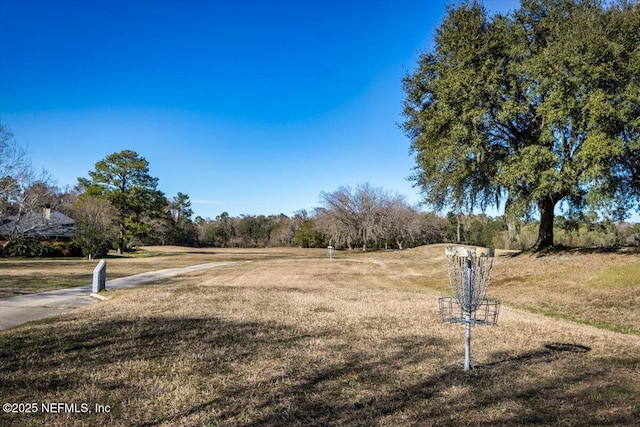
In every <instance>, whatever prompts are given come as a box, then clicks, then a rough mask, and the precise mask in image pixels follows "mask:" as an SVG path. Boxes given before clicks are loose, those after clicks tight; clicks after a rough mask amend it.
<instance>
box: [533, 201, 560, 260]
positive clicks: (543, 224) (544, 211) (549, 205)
mask: <svg viewBox="0 0 640 427" xmlns="http://www.w3.org/2000/svg"><path fill="white" fill-rule="evenodd" d="M558 200H559V199H557V198H555V197H553V196H548V197H545V198H544V199H541V200H538V209H539V210H540V228H539V229H538V240H537V241H536V245H535V251H536V252H538V251H541V250H543V249H546V248H550V247H552V246H553V217H554V213H553V210H554V208H555V207H556V203H558Z"/></svg>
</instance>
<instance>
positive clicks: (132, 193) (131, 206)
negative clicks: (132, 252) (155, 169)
mask: <svg viewBox="0 0 640 427" xmlns="http://www.w3.org/2000/svg"><path fill="white" fill-rule="evenodd" d="M89 177H90V179H86V178H79V179H78V182H79V183H80V185H82V186H83V187H84V189H85V193H84V194H85V195H86V196H98V197H104V198H106V199H107V200H109V201H110V202H111V204H112V205H113V206H114V208H115V209H116V211H117V224H118V229H119V231H118V253H120V254H121V253H123V251H124V246H125V238H127V237H128V236H129V237H130V236H134V235H136V234H143V233H144V231H145V228H146V227H148V224H145V222H144V221H143V219H145V217H154V216H160V215H162V212H163V210H164V208H165V207H166V206H167V199H166V198H165V197H164V194H163V193H162V192H160V191H158V190H157V189H156V186H157V184H158V179H157V178H154V177H152V176H151V175H149V162H148V161H147V160H146V159H145V158H144V157H141V156H140V155H139V154H138V153H136V152H135V151H131V150H124V151H120V152H119V153H113V154H110V155H108V156H107V157H106V158H104V159H103V160H100V161H99V162H97V163H96V165H95V170H93V171H90V172H89ZM86 196H85V197H86Z"/></svg>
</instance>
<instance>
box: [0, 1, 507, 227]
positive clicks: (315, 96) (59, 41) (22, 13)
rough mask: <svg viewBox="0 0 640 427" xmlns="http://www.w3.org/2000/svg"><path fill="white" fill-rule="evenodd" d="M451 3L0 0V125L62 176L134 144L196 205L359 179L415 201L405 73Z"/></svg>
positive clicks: (256, 202) (232, 203)
mask: <svg viewBox="0 0 640 427" xmlns="http://www.w3.org/2000/svg"><path fill="white" fill-rule="evenodd" d="M449 3H455V2H445V1H428V0H406V1H403V0H395V1H393V0H368V1H367V0H342V1H339V0H337V1H333V0H322V1H320V0H277V1H276V0H263V1H243V0H238V1H231V0H229V1H223V0H182V1H179V0H154V1H151V0H144V1H141V0H0V122H1V123H2V124H3V125H6V126H8V127H9V128H10V129H11V131H12V132H13V133H14V135H15V139H16V141H17V142H18V143H19V144H20V145H22V146H23V147H25V148H27V150H28V152H29V155H30V157H31V159H32V161H33V163H34V164H35V165H36V166H38V167H43V168H45V169H47V170H48V171H49V173H50V174H51V175H52V176H53V178H54V179H55V180H56V183H57V184H58V185H59V186H61V187H64V186H66V185H74V184H75V183H76V181H77V178H78V177H87V176H88V172H89V171H90V170H92V169H93V167H94V165H95V163H96V162H97V161H99V160H101V159H103V158H104V157H106V156H107V155H109V154H111V153H114V152H118V151H121V150H124V149H130V150H134V151H136V152H138V153H139V154H140V155H141V156H143V157H145V158H146V159H147V160H148V161H149V163H150V173H151V175H152V176H155V177H157V178H158V179H159V184H158V189H160V190H161V191H163V192H164V193H165V194H166V195H167V197H169V198H171V197H173V196H175V195H176V193H177V192H183V193H186V194H188V195H189V196H190V198H191V200H192V203H193V206H192V207H193V209H194V210H195V213H196V215H200V216H202V217H205V218H207V217H208V218H214V217H215V216H217V215H219V214H220V213H222V212H224V211H226V212H228V213H230V214H231V215H233V216H236V215H240V214H253V215H257V214H266V215H268V214H280V213H284V214H286V215H292V214H293V212H294V211H296V210H299V209H307V210H310V209H312V208H313V207H315V206H319V205H320V201H319V196H320V193H321V192H322V191H326V192H330V191H334V190H336V189H337V188H338V187H339V186H341V185H350V186H352V187H353V186H355V185H357V184H359V183H364V182H369V183H371V184H373V185H375V186H381V187H383V188H385V189H386V190H390V191H395V192H397V193H400V194H403V195H405V196H406V197H407V200H408V201H409V202H410V203H417V202H418V201H419V200H420V196H419V192H418V190H417V189H415V188H413V187H412V186H411V183H410V182H409V181H408V180H407V177H408V176H410V175H411V172H412V168H413V166H414V161H413V159H412V158H411V156H410V154H409V151H408V148H409V141H408V139H407V138H406V137H405V136H404V134H403V133H402V131H401V130H400V129H399V127H398V123H400V122H401V121H402V116H401V110H402V99H403V92H402V88H401V78H402V77H403V76H404V75H405V74H406V73H407V72H409V71H411V70H412V69H413V68H414V66H415V64H416V61H417V58H418V54H419V52H420V50H424V49H429V48H430V47H431V46H432V40H433V35H434V31H435V29H436V28H437V27H438V25H439V24H440V22H441V21H442V19H443V17H444V13H445V5H446V4H449ZM484 5H485V7H487V9H489V10H490V11H501V12H506V11H509V10H512V9H514V8H515V7H517V5H518V1H515V0H513V1H509V0H493V1H489V0H485V1H484Z"/></svg>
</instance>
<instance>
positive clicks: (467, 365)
mask: <svg viewBox="0 0 640 427" xmlns="http://www.w3.org/2000/svg"><path fill="white" fill-rule="evenodd" d="M472 256H473V254H472V252H471V251H467V292H466V294H467V295H466V298H465V304H466V306H467V307H466V309H465V327H466V333H465V346H464V370H465V371H469V370H470V369H471V304H472V299H473V293H472V291H473V279H472V277H471V271H472V269H471V259H472Z"/></svg>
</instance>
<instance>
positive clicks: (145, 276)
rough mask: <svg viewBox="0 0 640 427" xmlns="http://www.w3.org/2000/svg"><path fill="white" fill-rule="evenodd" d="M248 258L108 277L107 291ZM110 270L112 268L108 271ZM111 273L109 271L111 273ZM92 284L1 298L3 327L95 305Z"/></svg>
mask: <svg viewBox="0 0 640 427" xmlns="http://www.w3.org/2000/svg"><path fill="white" fill-rule="evenodd" d="M245 263H246V261H229V262H211V263H207V264H198V265H191V266H189V267H182V268H169V269H166V270H158V271H150V272H147V273H141V274H136V275H134V276H127V277H121V278H119V279H113V280H107V290H109V289H124V288H131V287H133V286H136V285H141V284H143V283H148V282H154V281H156V280H161V279H165V278H168V277H173V276H177V275H179V274H184V273H189V272H192V271H198V270H204V269H208V268H215V267H225V266H233V265H242V264H245ZM107 272H108V270H107ZM107 274H108V273H107ZM91 290H92V286H91V285H86V286H79V287H76V288H66V289H58V290H56V291H49V292H42V293H39V294H29V295H20V296H17V297H11V298H0V329H7V328H11V327H13V326H17V325H21V324H23V323H27V322H30V321H32V320H38V319H42V318H45V317H48V316H53V315H56V314H61V313H66V312H68V311H71V310H73V309H74V308H77V307H82V306H84V305H88V304H93V303H95V302H96V300H95V299H94V298H91V297H90V296H89V295H90V294H91Z"/></svg>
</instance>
